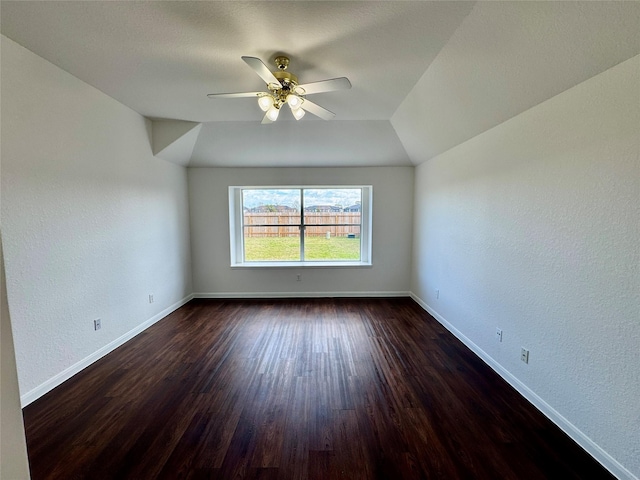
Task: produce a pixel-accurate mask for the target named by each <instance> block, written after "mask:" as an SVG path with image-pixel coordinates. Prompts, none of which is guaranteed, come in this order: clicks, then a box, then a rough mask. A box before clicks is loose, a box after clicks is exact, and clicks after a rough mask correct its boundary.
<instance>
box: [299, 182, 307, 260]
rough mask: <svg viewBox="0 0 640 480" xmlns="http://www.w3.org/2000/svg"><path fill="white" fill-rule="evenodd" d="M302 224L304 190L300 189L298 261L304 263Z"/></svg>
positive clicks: (303, 231)
mask: <svg viewBox="0 0 640 480" xmlns="http://www.w3.org/2000/svg"><path fill="white" fill-rule="evenodd" d="M305 228H306V225H305V223H304V190H303V189H302V188H301V189H300V261H301V262H304V237H305Z"/></svg>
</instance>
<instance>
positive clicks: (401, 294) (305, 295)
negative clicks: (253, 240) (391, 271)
mask: <svg viewBox="0 0 640 480" xmlns="http://www.w3.org/2000/svg"><path fill="white" fill-rule="evenodd" d="M408 296H410V293H409V292H223V293H206V292H201V293H194V294H193V298H333V297H341V298H350V297H408Z"/></svg>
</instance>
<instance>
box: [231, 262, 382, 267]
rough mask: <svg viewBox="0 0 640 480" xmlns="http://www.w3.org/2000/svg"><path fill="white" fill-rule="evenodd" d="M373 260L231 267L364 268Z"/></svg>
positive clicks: (238, 264)
mask: <svg viewBox="0 0 640 480" xmlns="http://www.w3.org/2000/svg"><path fill="white" fill-rule="evenodd" d="M372 266H373V265H372V264H371V262H245V263H234V264H231V268H336V267H337V268H340V267H344V268H354V267H355V268H358V267H360V268H362V267H365V268H366V267H372Z"/></svg>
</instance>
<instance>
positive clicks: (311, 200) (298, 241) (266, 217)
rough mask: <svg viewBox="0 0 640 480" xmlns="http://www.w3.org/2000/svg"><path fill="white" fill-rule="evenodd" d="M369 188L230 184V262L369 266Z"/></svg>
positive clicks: (268, 264) (265, 264)
mask: <svg viewBox="0 0 640 480" xmlns="http://www.w3.org/2000/svg"><path fill="white" fill-rule="evenodd" d="M371 199H372V187H371V186H309V187H291V186H286V187H229V232H230V241H231V266H236V267H240V266H244V267H261V266H271V267H273V266H314V265H317V266H363V265H371Z"/></svg>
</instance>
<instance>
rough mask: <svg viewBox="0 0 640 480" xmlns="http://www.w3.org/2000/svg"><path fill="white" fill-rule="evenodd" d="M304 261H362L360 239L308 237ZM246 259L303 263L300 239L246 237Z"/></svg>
mask: <svg viewBox="0 0 640 480" xmlns="http://www.w3.org/2000/svg"><path fill="white" fill-rule="evenodd" d="M304 253H305V260H355V261H357V260H360V239H359V238H347V237H331V238H329V239H327V238H325V237H307V238H305V241H304ZM244 259H245V261H247V262H260V261H267V260H280V261H286V260H289V261H297V260H300V239H299V238H298V237H246V238H245V239H244Z"/></svg>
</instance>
